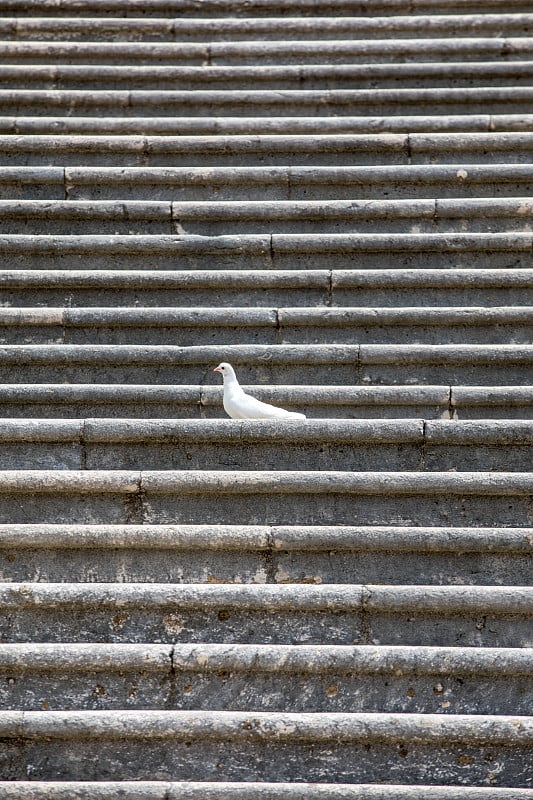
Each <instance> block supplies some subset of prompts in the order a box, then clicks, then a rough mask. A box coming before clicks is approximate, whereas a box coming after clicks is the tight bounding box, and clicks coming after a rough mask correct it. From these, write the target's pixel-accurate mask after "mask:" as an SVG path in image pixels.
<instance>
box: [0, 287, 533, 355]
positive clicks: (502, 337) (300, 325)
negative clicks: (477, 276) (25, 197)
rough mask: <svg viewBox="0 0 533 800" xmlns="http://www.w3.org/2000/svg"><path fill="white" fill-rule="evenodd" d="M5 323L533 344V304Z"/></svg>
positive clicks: (12, 316) (192, 337)
mask: <svg viewBox="0 0 533 800" xmlns="http://www.w3.org/2000/svg"><path fill="white" fill-rule="evenodd" d="M526 299H527V298H526ZM0 326H1V333H0V344H8V345H13V344H14V345H31V344H33V345H47V344H48V345H54V344H57V345H69V344H73V345H78V344H82V345H90V344H91V343H95V344H99V345H112V344H116V345H141V346H142V345H144V343H145V342H147V341H149V342H150V346H157V345H171V346H172V345H179V346H180V347H195V346H202V345H208V346H210V345H217V346H221V345H229V346H231V345H242V344H243V343H245V342H246V343H247V344H250V345H254V344H263V345H264V344H276V345H284V344H289V345H290V344H295V345H305V344H309V345H321V346H327V345H329V344H348V345H363V344H392V345H398V344H400V345H401V344H405V345H407V344H412V345H415V344H428V345H440V344H446V345H447V346H448V345H451V344H453V343H456V344H459V345H464V343H465V342H469V343H470V344H489V343H492V344H503V345H506V344H508V343H509V342H512V343H513V344H514V345H519V344H525V345H529V343H530V342H531V339H532V334H533V306H501V307H491V308H484V307H482V306H479V305H478V306H451V307H446V306H443V307H427V306H408V307H403V308H402V307H398V308H391V307H376V306H374V307H371V308H365V307H360V308H357V307H348V306H340V307H336V308H332V307H324V306H320V307H295V308H268V307H257V308H253V307H252V308H251V307H243V306H237V307H231V306H230V307H222V308H209V307H204V306H200V307H196V308H195V307H187V308H173V307H164V308H142V307H138V308H116V307H110V308H105V307H94V308H90V309H87V308H70V307H67V308H52V307H46V308H43V307H40V308H39V307H37V308H27V307H26V308H0Z"/></svg>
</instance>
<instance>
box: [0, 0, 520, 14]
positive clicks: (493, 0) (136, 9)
mask: <svg viewBox="0 0 533 800" xmlns="http://www.w3.org/2000/svg"><path fill="white" fill-rule="evenodd" d="M0 7H1V8H2V9H3V10H5V12H8V11H9V12H10V13H14V14H16V15H17V16H21V17H24V16H30V17H32V16H34V15H35V9H34V7H33V5H32V3H31V0H30V1H29V2H28V0H2V3H1V6H0ZM505 7H506V9H508V10H510V11H514V12H519V11H521V12H527V11H530V10H531V6H530V5H529V3H527V2H524V0H509V2H508V3H506V5H505ZM500 10H501V2H500V0H483V2H481V0H414V2H412V3H411V4H410V5H409V7H406V5H405V3H404V2H403V1H402V0H319V2H317V0H253V2H249V3H246V4H242V5H240V4H238V5H235V6H233V7H232V8H231V12H232V16H237V17H249V16H253V17H262V16H265V17H269V16H273V15H277V16H279V15H283V14H287V12H288V11H290V13H291V15H295V16H296V15H297V16H302V17H306V16H311V17H313V16H315V15H316V14H320V15H332V16H345V15H348V16H352V15H353V16H375V15H377V14H380V15H389V14H390V15H396V14H401V15H404V14H406V15H418V14H430V15H432V14H456V13H458V12H460V13H473V12H484V13H487V11H500ZM39 11H40V12H41V13H43V15H45V16H47V17H57V16H64V15H65V14H69V13H70V14H72V13H73V12H74V13H76V14H79V13H80V11H81V12H82V13H83V15H84V16H91V17H93V16H94V17H100V16H102V17H107V16H113V17H138V16H143V17H166V16H168V17H196V16H198V12H199V11H202V12H203V13H204V14H205V15H206V16H209V17H225V16H227V14H228V6H227V3H226V2H225V0H209V1H207V0H202V3H201V5H199V3H198V2H197V0H151V2H150V3H149V4H147V3H146V2H145V1H144V0H128V2H125V1H124V0H61V2H60V3H58V2H57V0H42V2H41V3H40V5H39Z"/></svg>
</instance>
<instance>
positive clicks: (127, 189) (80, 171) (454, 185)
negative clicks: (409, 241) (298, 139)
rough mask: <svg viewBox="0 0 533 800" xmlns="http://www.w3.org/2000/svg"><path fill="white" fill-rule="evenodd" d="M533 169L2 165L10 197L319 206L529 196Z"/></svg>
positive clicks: (1, 185) (0, 179) (2, 190)
mask: <svg viewBox="0 0 533 800" xmlns="http://www.w3.org/2000/svg"><path fill="white" fill-rule="evenodd" d="M531 193H533V167H532V165H531V164H510V165H509V164H483V165H480V164H466V165H465V164H461V163H456V164H445V165H444V164H443V165H438V166H436V165H433V164H417V165H409V164H395V165H389V166H358V167H346V166H345V167H342V168H339V167H331V166H329V167H324V166H319V167H313V166H307V167H305V166H300V167H289V166H275V167H210V168H209V169H205V168H203V167H198V166H197V167H150V168H143V167H109V166H104V167H102V166H100V167H66V168H64V167H60V166H55V167H44V166H40V167H39V166H34V167H13V166H9V167H5V166H4V167H0V198H2V199H4V200H11V201H13V200H16V199H19V200H20V199H28V200H34V201H35V200H39V199H44V200H49V201H50V200H52V199H54V200H65V199H68V200H69V201H73V200H78V201H79V200H93V201H94V200H120V201H122V202H125V201H132V200H144V201H150V202H154V201H163V200H165V201H168V202H171V201H180V202H183V201H188V202H191V201H192V202H198V201H204V202H205V201H208V200H219V201H221V200H224V201H230V200H233V201H236V200H239V201H258V200H260V201H262V202H265V201H273V200H277V201H301V200H307V201H320V202H326V201H328V200H333V201H339V200H343V199H346V200H356V199H359V200H370V199H378V200H388V199H391V198H398V199H402V198H403V199H417V200H418V199H421V198H428V199H430V200H434V199H435V198H440V199H443V198H449V199H459V198H469V199H475V198H484V197H489V198H493V199H494V198H500V197H514V198H516V197H526V196H529V195H530V194H531Z"/></svg>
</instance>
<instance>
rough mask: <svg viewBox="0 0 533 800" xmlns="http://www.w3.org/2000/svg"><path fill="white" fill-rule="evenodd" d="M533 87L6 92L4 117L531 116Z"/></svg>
mask: <svg viewBox="0 0 533 800" xmlns="http://www.w3.org/2000/svg"><path fill="white" fill-rule="evenodd" d="M532 98H533V88H531V87H510V86H504V87H501V88H499V87H487V88H484V87H481V88H477V87H475V88H462V89H453V88H452V89H376V90H371V89H368V90H365V89H360V90H357V89H355V90H350V89H332V90H328V89H323V90H315V91H313V90H309V89H300V90H292V89H286V90H284V91H281V92H280V91H274V90H267V89H258V90H256V91H252V90H249V91H244V90H241V91H239V90H235V91H223V90H218V91H217V90H211V91H200V90H190V91H169V90H167V91H165V90H160V91H157V90H152V91H150V90H145V91H141V90H133V91H126V90H122V91H121V90H109V91H105V90H100V91H95V90H74V89H72V90H61V91H60V90H46V89H41V90H39V89H2V90H0V113H1V114H2V116H4V115H6V114H21V115H22V114H24V113H27V112H28V111H29V112H30V113H31V114H32V115H40V114H43V115H46V116H48V115H49V114H50V113H51V112H55V113H58V114H59V113H63V114H64V115H66V116H72V114H73V113H80V112H82V113H83V114H90V115H95V114H98V113H101V114H102V115H104V114H105V115H107V114H112V115H116V114H117V113H123V114H124V115H127V116H132V117H138V116H140V115H147V116H150V115H156V116H157V115H161V116H186V115H190V116H200V117H204V116H206V115H209V114H213V115H214V116H220V115H229V116H240V115H243V116H251V115H252V114H255V115H257V116H272V115H274V116H279V115H281V114H284V113H285V114H286V113H287V112H288V113H289V114H290V115H291V116H294V115H296V116H301V115H304V116H309V115H312V114H316V115H317V116H320V115H321V114H328V115H331V114H347V113H348V114H349V115H350V116H353V115H356V114H369V115H372V116H375V115H377V114H392V115H402V116H405V115H406V114H409V115H412V114H415V115H416V114H424V113H425V112H426V111H429V112H430V113H432V114H435V113H445V114H460V113H469V114H472V113H491V114H509V113H512V114H528V113H530V110H531V102H532Z"/></svg>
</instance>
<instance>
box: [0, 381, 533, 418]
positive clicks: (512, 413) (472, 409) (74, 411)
mask: <svg viewBox="0 0 533 800" xmlns="http://www.w3.org/2000/svg"><path fill="white" fill-rule="evenodd" d="M244 388H245V389H246V391H249V392H251V393H252V394H253V395H254V396H255V397H258V398H259V399H261V400H263V401H265V402H269V403H274V404H275V405H280V406H282V407H284V408H292V409H293V410H296V409H298V410H300V411H302V412H304V413H305V414H306V415H307V416H308V417H311V418H312V417H319V418H333V419H335V418H339V417H340V418H342V419H352V418H355V419H359V418H375V417H378V418H380V419H381V418H397V417H400V418H411V417H424V416H425V417H427V418H429V419H435V418H437V419H438V418H441V419H447V418H455V419H457V418H458V419H465V420H466V419H482V418H489V419H501V418H503V419H519V420H520V419H524V420H530V419H532V417H533V388H532V387H530V386H414V385H409V384H407V385H401V384H398V385H397V386H379V385H377V386H369V385H366V386H365V385H363V386H353V385H350V386H346V385H345V386H342V385H339V386H331V385H329V386H305V385H296V386H294V385H293V386H287V385H267V386H265V385H251V386H245V387H244ZM220 403H221V400H220V387H215V386H206V385H200V384H198V385H186V384H184V385H175V384H169V385H164V384H152V385H143V384H135V383H128V384H126V385H122V384H95V383H90V384H76V383H71V384H65V383H55V384H54V383H52V384H50V383H48V384H38V383H37V384H35V383H33V384H25V383H9V384H2V385H0V410H1V416H2V417H4V418H8V419H9V418H17V417H20V416H24V417H26V418H30V417H35V418H37V419H39V418H42V417H47V418H55V417H59V418H62V419H66V418H70V417H75V418H80V417H103V418H105V417H112V418H113V417H114V418H116V417H127V418H133V419H135V418H138V417H142V418H159V417H164V418H165V417H166V418H174V419H175V418H186V419H187V418H191V417H203V418H205V417H208V418H210V417H217V418H220V417H221V414H222V412H221V405H220Z"/></svg>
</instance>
